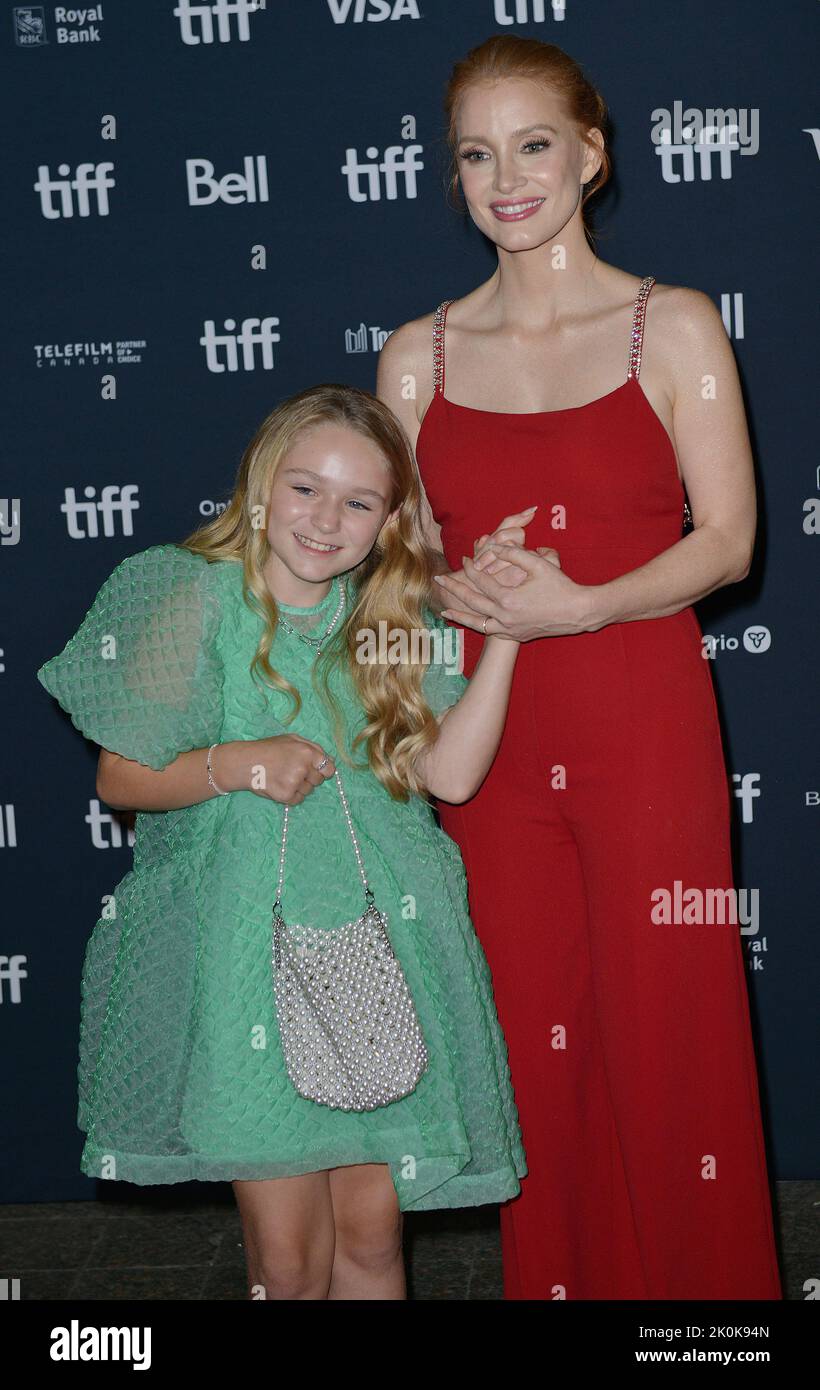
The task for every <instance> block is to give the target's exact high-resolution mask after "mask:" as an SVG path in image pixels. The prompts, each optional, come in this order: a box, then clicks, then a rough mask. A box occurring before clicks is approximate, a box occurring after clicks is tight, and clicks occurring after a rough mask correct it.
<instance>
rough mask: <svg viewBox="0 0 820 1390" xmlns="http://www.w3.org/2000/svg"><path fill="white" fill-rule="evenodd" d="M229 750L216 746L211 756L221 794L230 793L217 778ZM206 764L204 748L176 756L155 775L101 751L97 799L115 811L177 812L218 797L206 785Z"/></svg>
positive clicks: (221, 745)
mask: <svg viewBox="0 0 820 1390" xmlns="http://www.w3.org/2000/svg"><path fill="white" fill-rule="evenodd" d="M230 748H231V745H230V744H227V743H223V744H220V745H219V746H218V747H217V748H215V749H214V751H213V754H212V755H211V767H212V768H213V774H214V780H215V781H216V784H217V786H219V787H222V789H223V790H224V791H229V790H231V788H229V787H228V785H227V783H226V782H223V781H222V780H221V777H220V773H223V770H227V768H226V756H227V755H228V750H229V749H230ZM207 763H208V750H207V748H193V749H191V751H190V753H180V755H179V757H178V758H175V759H174V761H173V762H172V763H169V764H168V766H167V767H164V768H163V769H162V771H161V772H155V771H154V769H153V768H150V767H146V766H145V765H144V763H138V762H134V760H133V759H132V758H123V757H121V755H120V754H119V753H111V752H109V750H108V749H107V748H101V749H100V757H99V761H98V763H97V795H98V796H99V797H100V799H101V800H102V801H104V802H105V803H106V804H107V805H108V806H112V807H113V808H114V810H115V811H178V810H180V809H181V808H182V807H183V806H196V805H197V804H198V803H199V802H200V801H210V799H211V797H212V796H217V795H218V793H217V792H215V791H214V790H213V788H212V787H211V785H210V783H209V782H208V766H207Z"/></svg>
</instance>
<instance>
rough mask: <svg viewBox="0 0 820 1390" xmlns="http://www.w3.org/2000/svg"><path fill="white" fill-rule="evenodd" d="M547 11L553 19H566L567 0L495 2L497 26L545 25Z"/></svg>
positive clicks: (506, 0) (502, 0)
mask: <svg viewBox="0 0 820 1390" xmlns="http://www.w3.org/2000/svg"><path fill="white" fill-rule="evenodd" d="M547 10H551V12H552V17H553V19H556V20H562V19H566V10H567V6H566V0H551V3H550V4H547V0H494V4H493V13H494V16H495V22H496V24H544V23H545V22H546V18H547Z"/></svg>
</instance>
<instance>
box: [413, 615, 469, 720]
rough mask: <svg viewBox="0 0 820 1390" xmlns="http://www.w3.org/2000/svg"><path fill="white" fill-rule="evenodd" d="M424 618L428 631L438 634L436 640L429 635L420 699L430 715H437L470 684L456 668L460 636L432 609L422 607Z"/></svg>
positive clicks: (460, 660)
mask: <svg viewBox="0 0 820 1390" xmlns="http://www.w3.org/2000/svg"><path fill="white" fill-rule="evenodd" d="M425 619H426V623H427V628H428V630H429V631H430V633H431V634H434V633H435V632H439V633H440V634H441V638H440V640H437V639H436V638H435V637H434V636H431V640H430V665H429V666H428V668H427V670H426V671H425V673H424V676H423V678H422V693H423V695H424V698H425V700H426V701H427V703H428V705H429V706H430V708H431V710H432V711H433V714H435V715H439V714H442V713H443V711H444V710H446V709H449V708H450V706H451V705H454V704H456V703H457V701H459V700H460V699H461V697H462V695H463V694H464V692H465V690H466V689H467V686H468V685H469V683H470V682H469V679H468V677H467V676H465V675H463V674H462V672H461V671H459V670H458V669H457V668H458V667H459V666H461V665H462V664H463V647H464V635H463V633H462V631H461V630H460V628H457V627H452V626H451V625H450V624H449V623H447V622H446V621H445V619H444V618H441V617H439V616H438V614H436V613H434V612H433V610H432V609H427V610H425Z"/></svg>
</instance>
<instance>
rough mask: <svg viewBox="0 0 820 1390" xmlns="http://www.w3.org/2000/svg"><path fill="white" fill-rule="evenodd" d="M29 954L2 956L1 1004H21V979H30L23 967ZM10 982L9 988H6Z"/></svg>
mask: <svg viewBox="0 0 820 1390" xmlns="http://www.w3.org/2000/svg"><path fill="white" fill-rule="evenodd" d="M27 959H28V957H27V956H0V1004H21V1003H22V1002H23V1001H22V997H21V993H20V981H21V980H27V979H28V971H27V970H24V969H23V965H24V964H25V962H26V960H27ZM6 982H8V986H9V987H8V989H5V988H4V985H5V983H6Z"/></svg>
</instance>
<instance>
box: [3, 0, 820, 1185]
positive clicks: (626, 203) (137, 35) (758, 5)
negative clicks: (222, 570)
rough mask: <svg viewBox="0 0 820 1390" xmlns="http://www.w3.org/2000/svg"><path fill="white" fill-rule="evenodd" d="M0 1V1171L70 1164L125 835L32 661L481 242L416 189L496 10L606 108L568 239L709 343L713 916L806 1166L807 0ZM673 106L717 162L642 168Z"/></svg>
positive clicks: (813, 1144)
mask: <svg viewBox="0 0 820 1390" xmlns="http://www.w3.org/2000/svg"><path fill="white" fill-rule="evenodd" d="M11 19H12V23H11V24H9V22H8V21H6V24H7V27H6V34H5V37H4V40H3V61H4V68H5V71H6V75H7V80H6V81H5V82H4V84H3V85H4V87H5V91H6V94H7V95H6V99H7V101H8V110H7V111H6V112H5V119H4V130H5V131H7V132H8V133H9V134H10V135H11V136H12V138H11V140H10V141H9V142H7V148H6V152H5V169H6V174H5V181H6V184H7V191H9V192H10V195H11V196H10V197H9V199H8V203H9V204H10V209H9V211H8V213H7V223H6V230H7V231H8V232H9V233H10V237H11V240H10V245H9V248H8V250H7V253H6V256H5V257H4V266H5V272H6V274H7V275H8V276H9V279H10V293H9V294H7V295H6V299H5V303H6V310H5V312H4V314H3V316H2V320H0V338H2V341H3V346H4V348H5V349H6V366H5V370H4V375H5V385H6V388H7V390H6V392H5V397H6V403H7V405H6V408H7V417H6V440H7V443H6V447H5V449H4V451H3V461H2V477H1V478H0V511H2V515H3V523H4V524H3V527H2V551H1V552H0V560H1V561H2V571H3V581H4V593H5V597H6V600H7V601H6V604H5V606H4V613H3V617H2V630H1V631H0V645H2V653H0V665H1V666H2V682H3V687H2V688H3V689H4V691H5V697H6V699H5V705H4V718H3V727H4V731H5V739H4V753H5V757H4V759H3V773H2V797H0V804H1V805H2V812H1V814H2V819H1V820H0V854H1V855H2V857H1V858H0V863H2V865H3V868H4V870H5V875H4V887H3V904H4V907H5V909H6V910H5V913H4V920H3V926H2V938H1V939H0V1005H2V1007H0V1026H2V1033H3V1045H4V1057H5V1059H6V1060H5V1097H4V1109H5V1114H6V1124H5V1125H4V1129H5V1130H6V1142H5V1151H4V1154H3V1158H2V1168H0V1201H20V1200H26V1199H37V1200H55V1199H63V1198H71V1197H79V1196H87V1195H89V1194H90V1193H92V1192H93V1190H94V1184H93V1182H92V1180H91V1179H88V1178H86V1177H84V1176H82V1175H81V1174H80V1173H79V1170H78V1166H77V1164H78V1157H79V1152H80V1148H81V1143H82V1137H81V1135H80V1133H79V1131H78V1130H77V1129H76V1128H75V1107H76V1093H75V1067H76V1046H77V1031H78V1010H79V977H80V968H81V961H82V955H83V951H84V949H85V944H86V940H87V938H88V935H89V933H90V930H91V927H92V925H93V923H94V922H95V921H96V919H97V918H98V916H99V915H100V911H101V899H102V897H103V895H104V894H106V893H108V892H110V891H111V889H112V888H113V886H114V884H115V883H116V882H117V881H118V880H119V879H120V878H121V877H122V875H123V874H124V873H125V872H126V869H127V868H128V867H130V848H129V842H128V836H127V834H126V833H125V832H123V833H122V834H121V833H120V824H119V821H118V819H117V818H116V817H113V816H112V815H111V814H110V813H109V812H108V811H107V810H106V808H105V806H100V805H99V804H98V802H97V800H96V794H95V788H94V772H95V761H96V748H95V747H93V746H92V745H89V744H86V743H85V742H84V741H83V739H82V738H81V737H80V735H79V734H78V733H77V732H76V731H75V730H74V729H72V727H71V725H70V723H69V721H68V719H67V718H66V717H65V716H64V715H63V714H62V713H61V712H60V711H59V709H58V707H57V706H56V703H54V702H53V701H50V700H49V697H48V696H47V695H46V693H45V691H44V690H43V689H42V687H40V685H39V684H38V683H37V681H36V678H35V671H36V670H37V668H38V667H39V666H40V664H41V663H42V662H43V661H44V660H45V659H46V658H48V657H50V656H52V655H53V654H54V653H55V652H57V651H58V650H60V649H61V648H62V646H63V644H64V643H65V641H66V639H67V638H68V636H69V635H71V634H72V633H73V632H74V631H75V630H76V628H77V627H78V626H79V623H80V620H81V619H82V617H83V615H84V614H85V612H86V610H87V608H88V606H89V604H90V602H91V600H92V598H93V596H94V594H95V593H96V591H97V589H98V587H99V585H100V584H101V583H102V581H103V579H105V578H106V576H107V575H108V574H109V573H110V571H111V570H112V568H113V567H114V566H115V564H117V563H118V561H119V560H121V559H122V558H123V557H124V556H125V555H128V554H131V553H132V552H133V551H136V550H141V549H143V548H144V547H146V546H148V545H151V544H154V543H155V542H159V541H165V540H174V539H179V538H181V537H182V536H183V535H184V534H186V533H187V532H188V531H190V530H191V529H192V528H193V527H194V525H195V524H196V523H197V522H198V521H199V519H200V518H202V517H205V516H210V515H212V514H213V510H214V508H215V507H217V506H219V505H220V503H221V502H222V501H223V500H224V499H225V497H226V496H227V494H228V492H229V490H230V488H231V486H232V482H233V478H234V474H235V469H236V466H237V463H238V460H239V456H240V454H241V452H242V449H243V448H244V445H245V443H246V442H247V440H248V439H249V437H250V435H251V433H252V432H253V430H254V429H255V427H256V425H257V424H258V422H259V421H260V420H261V419H262V418H263V417H264V415H266V414H267V412H268V411H269V410H270V409H272V407H273V406H274V405H275V404H276V403H277V402H278V401H279V400H280V399H282V398H283V397H284V396H287V395H289V394H291V393H292V392H294V391H296V390H299V389H301V388H303V387H305V386H307V385H309V384H312V383H316V382H319V381H347V382H351V383H355V384H357V385H360V386H365V387H368V388H370V389H372V388H373V386H374V382H375V363H376V355H377V352H378V349H379V347H380V346H381V343H382V342H383V340H384V337H385V335H386V334H387V333H388V332H389V331H390V330H392V329H393V328H395V327H396V326H398V325H399V324H401V323H403V322H404V321H405V320H407V319H410V318H414V317H416V316H418V315H419V314H422V313H426V312H429V311H430V310H432V309H433V308H434V307H435V306H436V304H438V303H439V302H440V301H441V300H442V299H445V298H453V297H457V296H459V295H461V294H463V293H465V292H466V291H467V290H469V289H470V288H472V287H473V286H474V285H475V284H477V283H478V282H479V281H480V280H481V279H483V278H486V276H487V275H488V274H489V273H491V271H492V269H493V267H494V258H493V255H492V250H491V248H489V247H488V246H487V245H485V244H484V243H483V241H482V239H481V237H480V236H479V234H478V233H477V231H476V229H475V228H474V227H473V226H472V224H471V223H470V222H469V221H466V220H462V219H460V218H459V217H458V216H457V215H456V214H455V213H453V212H452V211H451V210H450V209H449V208H448V207H447V205H446V203H445V198H444V186H445V170H446V149H445V145H444V140H443V132H444V122H443V115H442V112H441V96H442V92H443V87H444V83H445V80H446V78H447V75H448V73H449V70H450V66H451V64H452V62H453V61H454V60H455V59H457V58H458V57H460V56H462V55H463V54H464V53H465V52H466V51H467V49H468V48H470V47H472V46H473V45H474V44H476V43H478V42H480V41H481V40H482V39H484V38H486V37H487V36H488V35H489V34H491V33H493V32H496V31H502V32H517V33H521V34H528V35H532V36H536V37H539V38H542V39H544V40H547V41H549V42H555V43H558V44H560V45H561V46H562V47H564V48H566V49H567V50H568V51H569V52H570V53H572V54H573V55H574V56H575V57H576V58H578V60H579V61H580V62H581V63H582V65H583V66H584V67H585V69H586V70H587V72H588V73H589V75H590V76H591V77H592V79H593V80H594V81H595V82H596V83H597V84H598V85H599V86H600V88H601V90H602V92H603V94H604V97H605V99H606V100H607V102H608V103H609V106H610V109H611V112H612V116H613V121H614V129H615V140H614V147H613V148H614V157H615V168H616V177H615V179H614V182H613V184H612V185H611V186H610V188H609V189H608V190H607V191H606V193H605V195H604V197H603V199H602V200H601V203H600V209H599V212H598V214H597V226H598V228H599V230H600V236H599V240H598V243H597V248H598V252H599V254H600V255H601V257H602V258H603V259H604V260H608V261H611V262H614V263H615V264H616V265H619V266H621V267H623V268H624V269H625V270H628V271H630V272H632V273H634V274H636V275H645V274H653V275H655V276H656V277H657V278H658V280H660V281H662V282H672V283H677V284H684V285H690V286H694V287H697V288H699V289H702V290H704V291H706V293H708V294H709V295H711V296H712V298H713V299H714V301H715V303H716V304H717V305H718V306H719V307H720V308H721V310H722V312H723V314H724V321H725V322H726V326H727V331H728V332H729V333H730V335H731V337H732V339H733V343H734V347H735V351H736V354H737V359H738V363H739V366H740V371H741V376H742V381H743V385H744V390H745V394H746V401H747V406H748V412H749V420H750V427H751V431H752V438H753V444H754V448H755V457H756V462H757V466H758V470H759V477H760V501H761V529H760V537H759V543H758V554H757V560H756V563H755V567H754V570H753V573H752V575H751V576H750V577H749V578H748V579H747V580H746V581H745V582H744V583H742V584H741V585H738V586H732V587H730V588H729V589H727V590H725V591H724V592H723V593H722V594H721V595H718V596H715V597H714V598H713V599H712V600H709V601H707V602H705V603H703V604H701V605H700V607H699V616H700V618H701V622H702V625H703V628H704V631H705V632H706V633H709V634H711V635H712V636H713V637H714V638H715V639H716V640H715V657H714V666H713V669H714V674H715V677H716V681H717V685H718V692H719V700H720V704H721V709H722V714H723V718H724V724H725V735H726V748H727V759H728V765H729V775H730V777H732V778H733V779H734V784H735V786H736V789H737V790H738V792H740V793H742V795H741V796H739V797H738V799H737V801H736V802H735V807H736V813H737V815H736V821H737V825H736V830H737V840H738V846H737V863H736V869H737V883H738V886H739V887H745V888H757V889H758V890H759V906H760V921H759V928H758V931H757V933H756V934H755V935H747V936H746V937H745V938H744V942H745V948H746V950H747V952H748V960H749V967H750V979H751V996H752V1010H753V1015H754V1017H755V1022H756V1032H757V1042H758V1054H759V1058H760V1070H761V1084H762V1088H763V1097H764V1107H765V1111H766V1115H767V1120H768V1129H769V1134H770V1136H771V1139H772V1154H771V1166H772V1172H773V1175H774V1176H776V1177H780V1178H787V1177H804V1178H805V1177H811V1176H817V1174H818V1172H819V1171H820V1162H818V1153H820V1143H818V1140H819V1139H820V1119H818V1107H817V1104H816V1100H817V1097H816V1087H815V1076H816V1056H817V1041H818V1040H817V1037H816V1013H817V1008H816V999H817V963H818V955H819V954H820V947H819V946H818V937H817V930H816V928H817V901H818V887H820V885H819V884H818V856H817V851H816V845H817V831H816V826H817V822H818V817H820V805H819V804H818V803H819V801H820V797H819V796H818V793H819V792H820V774H819V773H818V769H817V761H816V757H815V753H816V748H817V732H816V726H815V725H814V722H813V719H812V715H813V713H814V708H815V704H816V699H817V675H818V670H817V668H818V659H817V585H816V573H817V553H818V547H820V539H818V531H820V497H818V490H819V488H818V477H817V468H818V458H817V452H816V449H815V447H814V433H813V428H812V426H813V424H814V420H813V415H814V405H815V399H816V373H815V371H814V367H815V361H816V347H815V345H814V343H813V330H814V327H815V320H814V316H813V312H812V310H813V305H814V304H815V303H816V301H817V279H816V258H813V256H812V253H811V250H810V247H811V244H812V241H813V238H814V231H815V228H816V226H817V222H818V216H817V208H816V203H815V202H814V200H813V198H812V194H813V190H814V188H815V186H816V181H817V174H818V155H819V154H820V132H819V131H818V128H817V127H818V125H820V116H818V113H817V108H816V105H815V104H814V103H813V102H812V100H811V97H810V94H811V92H812V91H814V90H815V86H816V82H815V78H816V58H815V53H816V40H817V30H816V5H815V0H790V3H787V4H785V5H781V6H776V5H772V4H770V3H768V0H721V3H720V4H715V3H714V0H704V2H703V3H700V0H690V2H689V3H676V4H674V5H673V4H659V3H658V0H632V3H630V4H626V5H623V4H613V3H612V0H588V2H587V3H580V2H579V3H575V0H567V3H566V7H565V8H563V7H559V6H550V4H548V3H546V4H544V3H539V0H520V3H516V0H496V3H495V4H494V3H493V0H448V3H444V0H441V2H440V3H436V0H429V3H421V0H420V3H418V5H416V4H414V3H412V0H386V2H385V0H366V2H365V0H352V3H348V0H267V4H266V5H265V6H264V7H262V6H261V5H260V7H259V8H258V9H254V7H253V6H252V5H250V4H249V6H248V9H247V11H246V12H244V13H243V12H242V11H241V10H239V9H237V8H234V9H233V10H231V11H228V10H227V9H226V8H224V4H223V0H220V3H218V4H212V5H202V6H198V7H197V9H196V11H194V10H192V9H191V8H189V6H188V5H187V4H186V3H185V0H182V3H180V4H179V5H177V6H176V10H175V4H174V0H132V3H130V4H129V3H122V0H120V3H119V4H114V3H112V0H105V3H103V4H102V5H98V6H95V7H93V9H91V8H87V9H86V10H85V11H82V10H61V8H60V7H56V6H53V5H45V6H37V5H26V6H17V7H15V8H14V9H13V12H12V15H11ZM676 102H678V103H681V104H682V107H684V108H686V107H694V108H697V109H698V110H699V111H701V112H702V113H705V112H706V111H708V109H709V108H720V109H723V110H724V111H725V110H727V109H729V108H735V109H737V110H739V111H742V112H743V113H744V122H745V129H744V128H741V136H745V137H746V138H745V143H743V144H740V147H739V148H738V149H737V150H735V151H733V152H731V154H730V156H729V157H728V159H727V161H726V165H725V167H724V169H723V171H722V172H723V174H724V175H727V176H721V170H720V168H719V165H718V162H717V161H715V162H713V163H712V164H711V166H708V165H707V163H706V161H703V160H700V161H694V162H693V165H692V168H691V170H690V172H691V173H692V177H691V178H686V177H678V175H681V174H683V173H684V172H685V164H686V159H685V156H684V155H682V154H674V153H673V152H671V151H670V152H668V153H667V155H666V158H665V160H661V159H659V158H658V157H657V155H656V145H655V143H654V142H653V140H652V129H653V126H654V125H655V124H656V123H657V119H658V117H657V114H656V113H657V111H658V110H660V109H664V108H665V109H667V110H668V111H669V112H670V113H673V114H674V110H675V103H676ZM413 122H415V126H413ZM738 143H739V142H738ZM391 146H396V147H398V149H397V151H396V152H395V155H396V156H397V157H398V158H399V159H400V160H402V161H403V162H402V164H400V166H399V171H398V175H397V179H396V186H395V190H394V192H395V195H396V196H393V197H391V196H389V191H390V190H389V188H388V181H387V178H386V176H385V175H384V174H381V175H380V176H379V178H378V184H377V191H378V192H379V195H380V196H379V197H378V198H375V197H373V196H372V194H373V191H374V189H373V187H372V186H371V185H369V184H368V180H367V178H366V176H365V175H363V174H359V176H358V180H357V179H356V178H355V177H354V176H353V175H351V174H346V173H345V172H344V168H345V167H346V166H347V167H349V166H351V165H353V164H355V163H356V162H357V161H358V163H359V164H365V163H372V162H374V161H375V162H378V160H384V159H385V153H386V152H389V150H390V147H391ZM407 146H414V147H416V148H415V152H414V157H413V158H412V159H409V160H408V149H407ZM373 151H375V155H374V153H373ZM368 152H370V153H368ZM410 165H415V166H416V168H415V170H410V169H409V166H410ZM709 167H710V168H711V177H708V178H707V177H706V176H705V175H706V172H707V168H709ZM237 175H240V176H242V177H241V179H240V178H237V177H236V176H237ZM670 175H671V177H670ZM251 176H252V179H251ZM209 177H211V181H210V182H209ZM242 179H244V180H246V183H245V184H243V182H242ZM362 192H363V193H364V194H365V196H364V198H362V197H361V194H362ZM240 333H241V334H242V339H243V340H244V342H245V344H246V351H247V356H243V351H242V343H241V342H238V341H237V336H238V335H239V334H240ZM220 337H221V338H222V339H223V341H222V342H221V343H220V342H219V341H215V340H218V339H219V338H220ZM254 337H255V339H256V341H254ZM262 340H264V342H265V343H267V347H265V346H263V341H262ZM232 353H233V355H234V357H235V359H236V369H235V370H225V369H224V368H225V366H226V365H229V366H231V365H233V364H232V363H231V355H232ZM764 629H765V630H767V631H768V633H769V634H770V640H769V638H768V637H766V635H765V633H764V632H763V630H764ZM761 633H763V636H762V637H761V635H760V634H761ZM692 756H693V757H696V756H697V750H696V749H694V748H693V750H692ZM693 814H697V808H694V809H693ZM744 816H746V817H748V819H746V820H744ZM11 1058H14V1059H15V1061H14V1064H13V1065H11V1064H10V1059H11Z"/></svg>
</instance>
